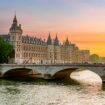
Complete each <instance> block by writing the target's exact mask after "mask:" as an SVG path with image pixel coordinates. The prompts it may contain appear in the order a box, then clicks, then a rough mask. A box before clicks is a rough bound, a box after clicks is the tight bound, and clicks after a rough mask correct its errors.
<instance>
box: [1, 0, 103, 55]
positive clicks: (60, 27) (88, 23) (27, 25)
mask: <svg viewBox="0 0 105 105" xmlns="http://www.w3.org/2000/svg"><path fill="white" fill-rule="evenodd" d="M15 11H16V15H17V19H18V23H21V25H22V29H23V34H24V35H31V36H37V37H42V38H45V39H47V36H48V34H49V32H50V33H51V36H52V38H54V37H55V36H56V34H57V35H58V38H59V40H60V41H61V42H63V41H64V40H65V39H66V37H68V38H69V41H71V42H72V43H75V44H76V45H77V46H78V47H79V48H80V49H86V50H90V52H91V54H93V53H96V54H98V55H100V56H105V0H0V34H7V33H9V28H10V26H11V24H12V20H13V17H14V14H15Z"/></svg>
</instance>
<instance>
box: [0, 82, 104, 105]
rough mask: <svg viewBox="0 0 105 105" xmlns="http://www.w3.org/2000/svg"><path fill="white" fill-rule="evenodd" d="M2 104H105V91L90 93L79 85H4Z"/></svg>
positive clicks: (0, 104)
mask: <svg viewBox="0 0 105 105" xmlns="http://www.w3.org/2000/svg"><path fill="white" fill-rule="evenodd" d="M0 105H105V92H104V91H102V92H100V93H98V94H90V93H87V92H84V91H83V90H82V89H81V87H80V86H78V85H73V86H72V85H60V84H59V85H57V84H56V83H54V84H53V83H51V84H48V85H47V84H46V83H45V85H44V83H43V85H42V84H40V83H39V84H38V83H37V84H32V85H31V84H28V85H24V84H21V85H6V86H5V85H2V86H1V88H0Z"/></svg>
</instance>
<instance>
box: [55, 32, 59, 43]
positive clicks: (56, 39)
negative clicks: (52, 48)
mask: <svg viewBox="0 0 105 105" xmlns="http://www.w3.org/2000/svg"><path fill="white" fill-rule="evenodd" d="M54 45H59V40H58V37H57V34H56V37H55V39H54Z"/></svg>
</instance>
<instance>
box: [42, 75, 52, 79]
mask: <svg viewBox="0 0 105 105" xmlns="http://www.w3.org/2000/svg"><path fill="white" fill-rule="evenodd" d="M43 77H44V79H46V80H47V79H52V76H51V75H50V74H44V76H43Z"/></svg>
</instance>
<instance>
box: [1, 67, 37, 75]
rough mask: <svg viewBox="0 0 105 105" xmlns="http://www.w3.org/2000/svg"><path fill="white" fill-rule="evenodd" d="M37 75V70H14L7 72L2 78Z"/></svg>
mask: <svg viewBox="0 0 105 105" xmlns="http://www.w3.org/2000/svg"><path fill="white" fill-rule="evenodd" d="M31 74H35V70H32V69H30V68H13V69H9V70H7V71H6V72H5V73H4V74H3V76H2V77H23V76H28V75H31Z"/></svg>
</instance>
